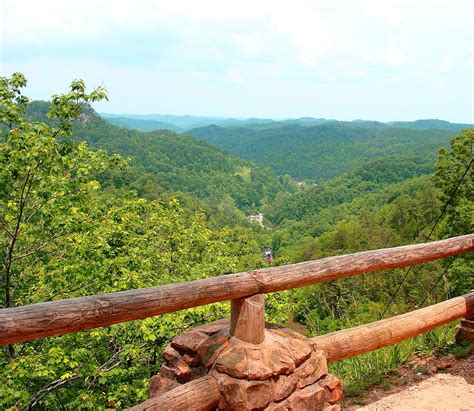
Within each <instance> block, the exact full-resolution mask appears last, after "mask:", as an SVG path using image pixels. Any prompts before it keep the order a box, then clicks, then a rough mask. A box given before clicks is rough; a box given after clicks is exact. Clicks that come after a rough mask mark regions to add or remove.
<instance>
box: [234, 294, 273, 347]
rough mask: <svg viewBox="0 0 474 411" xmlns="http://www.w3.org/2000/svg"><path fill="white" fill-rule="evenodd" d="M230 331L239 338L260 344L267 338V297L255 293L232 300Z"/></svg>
mask: <svg viewBox="0 0 474 411" xmlns="http://www.w3.org/2000/svg"><path fill="white" fill-rule="evenodd" d="M230 333H231V335H232V336H234V337H236V338H238V339H239V340H242V341H245V342H249V343H253V344H260V343H261V342H263V340H264V339H265V298H264V296H263V294H255V295H252V296H251V297H247V298H239V299H236V300H232V302H231V316H230Z"/></svg>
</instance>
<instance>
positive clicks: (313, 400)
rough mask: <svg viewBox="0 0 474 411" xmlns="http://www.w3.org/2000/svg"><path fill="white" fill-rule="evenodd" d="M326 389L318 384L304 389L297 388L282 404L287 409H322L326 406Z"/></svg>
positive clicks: (300, 410) (307, 410)
mask: <svg viewBox="0 0 474 411" xmlns="http://www.w3.org/2000/svg"><path fill="white" fill-rule="evenodd" d="M325 393H326V392H325V390H324V388H323V387H320V386H319V385H317V384H312V385H308V386H307V387H305V388H303V389H302V390H296V391H295V392H294V393H293V394H291V395H290V396H289V397H288V398H287V399H286V400H284V401H282V402H281V403H280V404H281V406H283V407H285V408H281V409H286V410H292V411H320V410H321V409H322V408H323V406H324V400H325Z"/></svg>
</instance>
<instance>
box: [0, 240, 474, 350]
mask: <svg viewBox="0 0 474 411" xmlns="http://www.w3.org/2000/svg"><path fill="white" fill-rule="evenodd" d="M471 251H474V234H468V235H465V236H461V237H454V238H450V239H447V240H441V241H433V242H431V243H424V244H416V245H408V246H403V247H394V248H387V249H382V250H374V251H364V252H361V253H355V254H348V255H343V256H336V257H329V258H324V259H322V260H316V261H309V262H305V263H299V264H292V265H287V266H282V267H274V268H268V269H265V270H257V271H254V272H250V273H239V274H231V275H225V276H220V277H214V278H209V279H205V280H197V281H191V282H186V283H178V284H169V285H164V286H159V287H151V288H145V289H139V290H130V291H123V292H118V293H111V294H102V295H94V296H88V297H80V298H72V299H68V300H59V301H53V302H47V303H40V304H33V305H26V306H22V307H17V308H5V309H1V310H0V345H6V344H12V343H17V342H22V341H28V340H33V339H36V338H42V337H48V336H52V335H61V334H66V333H71V332H76V331H81V330H88V329H91V328H97V327H103V326H107V325H111V324H116V323H120V322H125V321H131V320H137V319H141V318H146V317H151V316H154V315H158V314H164V313H169V312H173V311H178V310H183V309H186V308H190V307H197V306H200V305H205V304H209V303H213V302H218V301H225V300H233V299H237V298H242V297H248V296H251V295H254V294H258V293H268V292H274V291H280V290H286V289H290V288H297V287H304V286H307V285H310V284H316V283H320V282H324V281H330V280H335V279H338V278H343V277H348V276H352V275H356V274H361V273H367V272H371V271H376V270H385V269H390V268H396V267H404V266H407V265H414V264H419V263H423V262H426V261H431V260H436V259H439V258H443V257H448V256H452V255H456V254H461V253H466V252H471Z"/></svg>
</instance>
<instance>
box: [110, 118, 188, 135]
mask: <svg viewBox="0 0 474 411" xmlns="http://www.w3.org/2000/svg"><path fill="white" fill-rule="evenodd" d="M107 121H108V122H109V123H112V124H114V125H116V126H119V127H126V128H132V129H135V130H140V131H154V130H171V131H174V132H176V133H182V132H183V131H184V129H182V128H181V127H178V126H176V125H174V124H171V123H166V122H164V121H156V120H137V119H134V118H128V117H116V118H115V117H114V118H107Z"/></svg>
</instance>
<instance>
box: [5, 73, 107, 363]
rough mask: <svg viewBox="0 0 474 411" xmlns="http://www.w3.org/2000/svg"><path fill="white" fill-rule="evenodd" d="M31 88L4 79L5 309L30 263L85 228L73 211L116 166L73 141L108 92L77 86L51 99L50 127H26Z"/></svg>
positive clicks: (18, 77) (17, 79)
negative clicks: (87, 109)
mask: <svg viewBox="0 0 474 411" xmlns="http://www.w3.org/2000/svg"><path fill="white" fill-rule="evenodd" d="M25 86H26V79H25V77H24V76H23V75H22V74H20V73H15V74H13V75H12V77H11V78H5V77H2V78H1V79H0V99H1V108H0V122H1V123H2V125H3V127H2V128H1V130H0V187H1V188H0V230H1V231H0V233H1V237H0V246H1V248H0V253H1V259H2V268H1V272H0V273H1V279H2V285H3V287H2V294H1V297H2V298H1V304H2V306H3V307H6V308H8V307H12V306H14V304H15V299H16V298H19V296H15V294H14V291H15V281H16V280H18V278H17V277H19V276H20V275H22V268H24V266H25V261H28V264H33V265H34V264H35V261H36V258H37V257H38V256H39V255H40V254H41V253H44V252H45V250H47V249H48V248H50V246H51V245H52V244H53V243H54V242H55V241H57V240H58V239H59V238H61V237H64V236H67V235H68V234H70V233H71V232H73V231H74V230H75V227H77V225H78V224H80V223H81V220H82V219H83V218H84V215H82V214H81V213H79V212H75V211H77V207H75V205H77V204H79V203H81V202H84V201H85V199H86V198H87V197H88V195H89V194H90V193H91V192H92V191H95V190H97V188H98V184H97V182H96V181H95V180H93V179H92V178H91V177H92V175H93V173H94V172H95V173H97V172H99V171H100V170H103V169H104V168H105V167H106V166H107V165H108V163H109V162H110V160H111V159H110V158H108V157H106V156H105V153H104V152H91V151H89V150H88V149H87V147H86V146H85V145H84V144H79V145H74V144H72V143H71V142H70V141H69V140H68V139H67V137H68V136H69V135H70V134H71V130H72V122H73V121H74V120H76V119H77V118H78V117H79V115H80V113H81V108H82V106H83V105H84V104H86V103H88V102H92V101H99V100H102V99H104V98H106V92H105V89H103V88H102V87H99V88H97V89H95V90H94V91H92V92H91V93H89V94H87V93H86V91H85V85H84V83H83V82H82V81H81V80H76V81H73V82H72V83H71V89H70V92H69V93H68V94H65V95H61V96H53V101H52V105H51V109H50V111H49V117H50V118H51V120H52V122H54V123H55V124H56V125H55V126H52V125H47V124H44V123H34V122H29V121H27V119H26V118H25V111H26V108H27V105H28V102H29V99H28V98H27V97H26V96H24V95H22V93H21V89H22V88H23V87H25ZM10 356H11V357H13V356H14V349H13V347H12V346H10Z"/></svg>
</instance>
